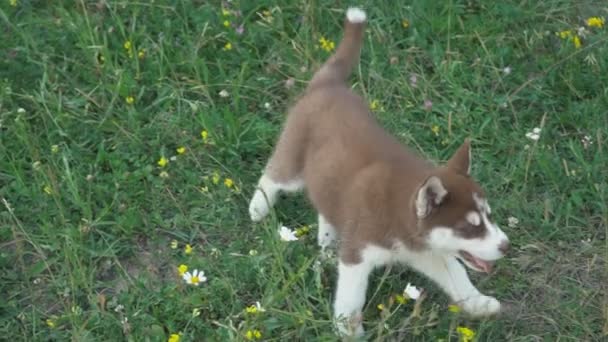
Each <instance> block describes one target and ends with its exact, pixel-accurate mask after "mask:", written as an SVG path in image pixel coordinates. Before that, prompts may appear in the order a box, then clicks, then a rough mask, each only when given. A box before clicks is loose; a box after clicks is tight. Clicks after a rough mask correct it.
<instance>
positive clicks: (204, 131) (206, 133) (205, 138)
mask: <svg viewBox="0 0 608 342" xmlns="http://www.w3.org/2000/svg"><path fill="white" fill-rule="evenodd" d="M201 138H203V142H204V143H205V144H206V143H207V141H208V140H209V133H208V132H207V131H206V130H202V131H201Z"/></svg>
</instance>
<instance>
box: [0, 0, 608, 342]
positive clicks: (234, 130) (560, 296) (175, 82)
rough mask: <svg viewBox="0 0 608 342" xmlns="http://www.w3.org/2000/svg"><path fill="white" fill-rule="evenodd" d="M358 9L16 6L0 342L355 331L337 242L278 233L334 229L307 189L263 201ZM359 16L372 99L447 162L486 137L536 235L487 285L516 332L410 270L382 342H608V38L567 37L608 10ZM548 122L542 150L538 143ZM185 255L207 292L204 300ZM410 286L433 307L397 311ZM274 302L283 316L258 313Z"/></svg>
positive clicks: (524, 232) (1, 221)
mask: <svg viewBox="0 0 608 342" xmlns="http://www.w3.org/2000/svg"><path fill="white" fill-rule="evenodd" d="M176 3H179V4H176ZM347 5H348V4H347V3H342V2H337V3H336V2H321V1H315V2H310V3H309V2H307V1H300V2H294V1H286V0H277V1H269V0H266V1H237V0H235V1H233V2H231V5H230V9H231V10H240V11H241V13H242V16H240V17H238V18H237V17H235V16H234V14H233V15H231V16H230V17H228V18H223V17H222V12H221V4H220V2H218V1H211V2H208V1H193V2H190V1H184V2H173V1H155V2H146V1H143V2H131V1H113V0H108V1H84V0H80V1H52V2H50V1H49V2H47V1H34V0H18V3H17V5H16V6H15V7H13V6H11V5H10V1H7V0H2V2H1V3H0V22H1V25H2V26H1V27H2V29H1V31H0V199H1V200H2V203H1V204H0V293H1V294H2V298H1V300H0V336H3V338H6V339H7V340H13V341H15V340H19V341H47V340H48V341H65V340H70V339H71V340H74V341H120V340H130V341H144V340H146V341H147V340H149V341H166V340H167V339H168V337H169V335H170V334H172V333H178V332H181V333H182V341H201V340H206V341H225V340H243V339H244V338H245V335H246V332H247V331H248V330H252V329H258V330H259V331H260V332H261V334H262V336H263V337H262V338H263V339H264V340H275V341H285V340H290V339H291V340H301V341H305V340H334V339H335V337H334V336H335V335H334V334H333V332H332V327H331V302H332V297H333V288H334V284H335V278H336V272H335V261H332V260H324V259H321V258H320V257H319V252H318V248H317V247H316V241H315V235H316V231H315V229H312V231H311V232H310V233H309V234H308V235H306V236H304V237H303V238H302V239H301V240H300V241H298V242H294V243H289V244H287V243H283V242H281V241H279V239H278V236H277V233H276V229H277V226H278V225H279V224H284V225H287V226H289V227H293V228H296V227H300V226H303V225H314V223H315V217H316V215H315V213H314V212H313V211H312V209H311V208H310V205H308V204H307V203H306V201H305V198H304V196H302V195H298V196H294V197H290V198H287V199H286V200H284V201H282V202H280V203H279V205H278V206H277V207H276V212H275V213H274V215H273V217H272V218H269V219H267V220H265V221H264V222H263V223H261V224H252V223H251V222H250V221H249V219H248V214H247V204H248V199H249V196H250V195H251V192H252V190H253V188H254V185H255V183H256V181H257V178H258V177H259V175H260V172H261V169H262V167H263V166H264V163H265V161H266V158H267V157H268V156H269V154H270V152H271V149H272V145H273V143H274V141H275V138H276V136H277V134H278V132H279V130H280V127H281V122H282V120H283V118H284V114H285V112H286V109H287V107H288V106H289V104H290V102H292V101H293V100H294V99H295V98H296V96H297V95H298V93H299V92H300V91H301V90H302V89H303V88H304V86H305V85H306V82H307V80H309V79H310V77H311V74H312V72H313V71H314V70H315V68H316V67H318V66H319V65H320V63H322V62H323V61H324V60H325V59H326V58H327V56H328V53H326V52H325V51H323V50H321V49H319V48H318V39H319V38H320V37H321V36H324V37H326V38H328V39H332V40H334V41H336V42H337V41H339V39H340V37H341V23H342V20H343V15H344V14H343V13H344V12H343V10H344V8H345V7H346V6H347ZM359 5H361V6H363V7H364V8H366V9H367V11H368V15H369V17H370V22H369V26H368V30H367V34H366V38H365V46H364V49H363V53H362V59H361V63H360V66H359V67H358V69H357V70H356V72H355V75H354V76H353V78H352V80H353V82H354V83H353V84H354V88H355V89H356V91H358V92H359V93H361V94H363V95H364V96H365V97H366V98H367V99H368V100H369V101H370V102H372V101H373V100H377V103H378V109H377V110H376V113H377V115H378V117H379V118H380V120H381V122H382V123H383V125H384V126H385V127H386V128H387V130H389V131H390V132H392V133H394V134H395V135H397V136H398V137H399V138H400V139H401V140H402V141H403V143H405V144H408V145H410V146H412V147H413V148H415V149H417V150H418V151H420V152H421V153H422V154H423V155H425V156H427V157H428V158H430V159H433V160H436V161H442V160H445V159H446V158H447V157H448V156H449V155H450V154H451V153H452V152H453V151H454V150H455V149H456V147H457V146H458V145H459V144H460V143H461V142H462V140H463V139H464V138H465V137H471V138H472V139H473V142H474V143H473V148H474V153H473V156H474V160H473V173H474V176H475V177H476V178H477V179H478V180H479V182H480V183H481V184H483V186H484V187H485V188H486V191H487V192H488V193H489V195H488V196H489V197H490V198H491V204H492V207H493V208H494V211H495V212H496V214H495V217H496V219H497V221H498V222H499V223H501V225H502V226H503V228H504V230H505V231H506V232H507V234H508V235H509V236H510V238H511V241H512V242H513V245H514V248H513V251H512V253H511V255H510V256H509V257H507V258H505V259H503V260H501V261H500V262H499V263H498V265H497V270H496V272H495V273H494V274H493V275H492V276H490V277H483V276H478V275H472V277H473V278H474V281H475V283H476V284H477V285H478V287H479V288H480V289H481V290H482V292H484V293H486V294H490V295H494V296H496V297H497V298H499V299H500V300H502V301H504V302H505V303H508V304H509V305H510V310H509V311H508V312H507V313H506V314H505V315H503V316H501V317H499V318H495V319H487V320H470V319H468V318H467V317H466V316H462V315H459V314H454V313H451V312H449V311H448V310H447V305H448V299H447V298H446V296H445V295H444V294H443V293H441V292H440V291H439V290H438V289H437V288H436V287H435V286H433V285H432V284H431V283H430V282H429V281H427V280H426V279H424V278H423V277H422V276H420V275H418V274H416V273H414V272H412V271H410V270H408V269H407V268H405V267H399V266H393V267H392V268H391V269H386V270H378V271H377V272H375V273H374V275H373V277H372V282H371V287H370V289H369V291H368V304H367V307H366V310H365V320H366V321H365V326H366V329H367V332H368V335H369V337H370V340H406V341H409V340H416V341H438V340H443V341H456V340H458V334H457V333H456V327H458V326H467V327H469V328H471V329H473V330H475V332H476V337H477V339H478V340H479V341H507V340H508V341H557V340H559V341H599V340H601V339H602V338H606V335H607V334H608V295H607V292H608V262H607V261H608V242H607V240H606V235H607V232H608V209H607V206H606V203H608V202H607V201H608V193H607V190H608V185H607V182H606V180H607V179H608V171H607V170H608V169H607V165H608V151H606V149H607V146H608V145H607V144H606V139H607V136H608V59H606V56H607V55H608V44H607V40H608V28H607V27H604V28H601V29H600V28H592V29H589V28H588V29H587V33H586V36H585V37H583V39H582V47H581V48H579V49H577V48H575V47H574V44H573V43H572V41H569V40H563V39H561V38H560V37H558V36H556V35H555V32H557V31H562V30H566V29H574V30H576V28H578V27H580V26H583V25H584V20H585V19H586V18H587V17H589V16H595V15H597V16H604V17H608V7H607V6H606V4H605V3H602V2H599V1H590V0H588V1H565V0H550V1H530V0H524V1H503V2H499V1H496V2H494V1H456V0H452V1H447V2H443V1H407V2H405V3H403V4H399V5H397V2H395V1H371V0H364V1H361V2H360V3H359ZM263 11H270V13H271V14H270V16H265V15H264V14H263ZM403 19H407V20H408V21H409V23H410V26H409V27H408V28H404V27H403V26H402V20H403ZM224 20H229V21H231V23H233V24H237V25H238V24H241V23H243V24H244V29H245V30H244V33H243V34H242V35H239V34H237V33H236V32H235V30H234V28H227V27H224V25H223V21H224ZM127 40H128V41H130V42H131V54H132V55H133V56H132V58H130V57H129V51H128V50H127V49H125V48H124V46H123V45H124V43H125V41H127ZM227 42H230V43H231V44H232V49H231V50H229V51H224V50H223V49H222V48H223V47H224V46H225V44H226V43H227ZM142 49H143V50H145V52H144V56H143V58H138V56H137V55H138V52H139V51H140V50H142ZM506 67H510V68H511V70H512V72H511V73H509V74H507V73H505V72H504V71H503V69H504V68H506ZM412 75H416V77H417V79H416V84H415V86H414V85H413V84H412V81H411V77H412ZM290 78H292V79H293V80H294V81H295V86H293V87H286V86H285V83H286V81H287V80H288V79H290ZM222 90H226V91H227V92H228V93H229V96H227V97H221V96H219V93H220V92H221V91H222ZM128 96H132V97H133V98H134V103H132V104H128V103H126V97H128ZM425 100H430V101H431V102H432V108H430V109H429V108H427V109H425V108H424V106H423V103H424V102H425ZM265 103H268V104H269V108H266V106H265ZM20 108H21V110H20ZM433 126H437V127H438V128H439V129H438V130H437V128H435V131H436V132H437V133H436V134H435V133H434V132H433ZM541 126H542V133H541V137H540V140H539V141H538V142H534V141H532V140H530V139H528V138H526V133H527V132H529V131H530V130H532V129H533V128H534V127H541ZM202 130H206V131H208V134H209V136H208V140H207V142H204V141H203V140H202V139H201V135H200V133H201V131H202ZM585 136H589V137H590V140H591V141H592V142H593V143H592V144H591V145H589V146H585V145H584V144H583V143H582V139H583V138H584V137H585ZM181 146H184V147H186V149H187V151H186V153H184V154H183V155H178V156H177V158H176V160H174V161H170V162H169V164H168V165H167V166H165V167H162V168H161V167H159V166H158V165H157V162H158V160H159V159H160V158H161V157H162V156H164V157H166V158H170V157H172V156H174V155H176V149H177V148H178V147H181ZM163 171H164V172H166V174H163V175H164V176H168V177H161V172H163ZM214 174H217V175H219V182H218V184H214V182H213V179H214ZM225 178H231V179H232V180H234V183H235V185H236V187H237V188H238V189H235V188H232V189H229V188H227V187H226V186H225V185H224V183H223V182H224V179H225ZM202 187H206V191H202V190H201V188H202ZM510 216H513V217H516V218H518V219H519V225H518V226H517V227H515V228H512V227H508V226H507V218H508V217H510ZM172 240H176V241H177V242H178V244H179V247H178V248H177V249H172V248H171V241H172ZM187 243H189V244H191V245H192V246H194V252H193V253H192V254H191V255H185V254H184V252H183V249H184V246H185V244H187ZM180 264H187V265H188V266H189V267H190V268H191V269H192V268H198V269H202V270H204V271H205V274H206V275H207V277H208V281H207V282H206V283H204V284H203V285H201V286H200V287H192V286H187V285H186V284H185V283H184V282H183V281H182V280H181V279H180V278H179V277H178V276H177V274H176V268H177V266H178V265H180ZM407 282H412V283H414V284H416V285H418V286H420V287H423V288H425V289H426V290H427V293H428V296H427V298H426V299H425V300H424V301H422V302H418V303H413V302H409V303H407V304H405V305H402V306H397V305H390V303H389V302H390V296H391V295H393V294H396V293H400V292H401V291H402V290H403V288H404V287H405V284H406V283H407ZM256 301H260V302H261V303H262V305H263V306H264V307H265V308H266V312H264V313H262V314H257V315H251V314H246V313H244V309H245V307H247V306H249V305H252V304H254V303H255V302H256ZM381 303H383V304H384V305H385V306H386V309H385V310H384V311H383V312H379V311H378V309H377V305H378V304H381ZM415 304H416V308H415ZM194 309H199V310H200V315H199V316H198V317H193V314H192V312H193V310H194ZM412 313H415V315H412ZM410 316H411V317H410ZM49 322H50V323H52V324H51V325H53V326H49V324H48V323H49Z"/></svg>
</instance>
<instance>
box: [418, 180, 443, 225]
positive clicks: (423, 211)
mask: <svg viewBox="0 0 608 342" xmlns="http://www.w3.org/2000/svg"><path fill="white" fill-rule="evenodd" d="M447 194H448V191H447V190H446V189H445V187H444V186H443V183H441V179H439V177H437V176H431V177H429V178H427V180H426V181H424V184H422V186H421V187H420V189H418V193H417V194H416V216H418V218H424V217H426V216H428V215H429V214H430V213H431V210H432V209H433V207H437V206H439V205H440V204H441V202H442V201H443V200H444V198H445V196H446V195H447Z"/></svg>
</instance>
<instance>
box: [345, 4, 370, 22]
mask: <svg viewBox="0 0 608 342" xmlns="http://www.w3.org/2000/svg"><path fill="white" fill-rule="evenodd" d="M366 17H367V16H366V15H365V12H364V11H363V10H362V9H360V8H357V7H351V8H349V9H348V10H346V19H348V21H350V22H351V23H362V22H364V21H365V19H366Z"/></svg>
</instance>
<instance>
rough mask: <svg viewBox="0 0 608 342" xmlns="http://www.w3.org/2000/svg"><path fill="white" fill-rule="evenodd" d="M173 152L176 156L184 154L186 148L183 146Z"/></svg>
mask: <svg viewBox="0 0 608 342" xmlns="http://www.w3.org/2000/svg"><path fill="white" fill-rule="evenodd" d="M175 151H177V154H184V153H186V148H185V147H184V146H182V147H178V148H177V150H175Z"/></svg>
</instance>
